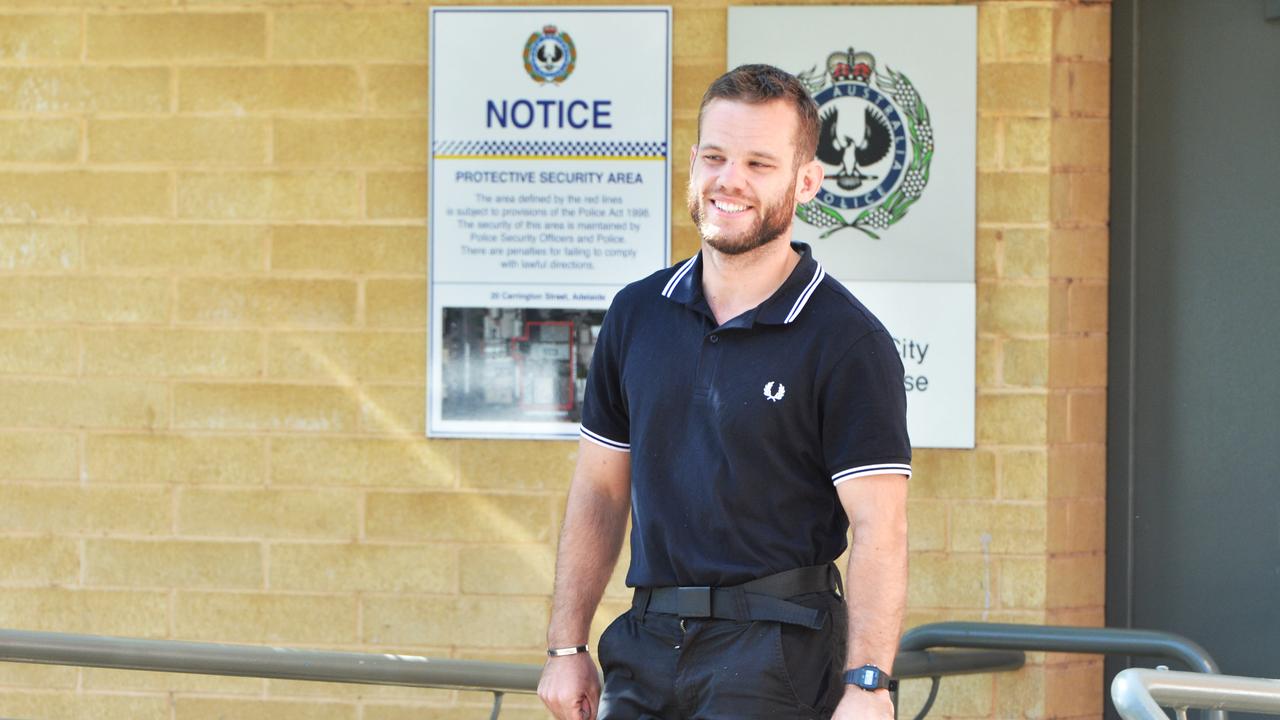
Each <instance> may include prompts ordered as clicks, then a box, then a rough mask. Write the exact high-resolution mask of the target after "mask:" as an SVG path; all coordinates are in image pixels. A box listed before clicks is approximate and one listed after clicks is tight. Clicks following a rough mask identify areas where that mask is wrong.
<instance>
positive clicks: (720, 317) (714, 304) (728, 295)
mask: <svg viewBox="0 0 1280 720" xmlns="http://www.w3.org/2000/svg"><path fill="white" fill-rule="evenodd" d="M702 262H703V265H702V294H703V296H705V297H706V299H707V304H708V305H709V306H710V307H711V312H712V314H713V315H715V318H716V323H718V324H720V325H723V324H725V323H726V322H728V321H729V320H732V319H733V318H735V317H737V316H739V315H741V314H742V313H744V312H746V311H748V310H750V309H751V308H754V307H756V306H757V305H759V304H760V303H762V302H764V301H765V300H767V299H769V296H771V295H773V293H775V292H776V291H777V290H778V288H780V287H782V283H784V282H786V280H787V278H788V277H789V276H790V275H791V271H792V270H794V269H795V267H796V265H797V264H798V263H799V262H800V255H799V254H798V253H796V252H795V251H794V250H792V249H791V239H790V233H786V234H785V235H783V236H780V237H778V238H776V239H774V240H772V241H771V242H769V243H768V244H766V245H763V246H761V247H758V248H756V249H755V250H752V251H750V252H746V253H743V254H741V255H725V254H724V253H721V252H719V251H717V250H715V249H714V248H711V247H709V246H708V245H707V244H706V243H705V242H704V243H702Z"/></svg>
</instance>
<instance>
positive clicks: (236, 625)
mask: <svg viewBox="0 0 1280 720" xmlns="http://www.w3.org/2000/svg"><path fill="white" fill-rule="evenodd" d="M174 633H175V634H176V635H177V636H178V637H180V638H184V639H191V640H215V641H219V642H250V643H282V644H292V645H307V644H344V643H352V642H355V641H356V601H355V599H354V598H350V597H331V596H322V595H267V594H263V593H213V592H179V593H178V600H177V603H176V604H175V608H174Z"/></svg>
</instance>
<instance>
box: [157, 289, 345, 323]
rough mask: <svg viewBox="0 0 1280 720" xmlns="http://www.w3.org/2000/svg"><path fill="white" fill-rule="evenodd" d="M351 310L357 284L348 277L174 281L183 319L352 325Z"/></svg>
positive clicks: (223, 321) (179, 310) (201, 321)
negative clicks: (335, 278) (334, 278)
mask: <svg viewBox="0 0 1280 720" xmlns="http://www.w3.org/2000/svg"><path fill="white" fill-rule="evenodd" d="M355 312H356V284H355V283H354V282H350V281H347V280H251V279H225V280H224V279H203V278H202V279H192V280H179V281H178V319H179V320H180V321H184V322H200V323H219V324H235V325H241V324H248V325H270V326H275V325H287V326H288V325H292V326H303V327H306V326H326V325H327V326H333V325H349V324H351V322H352V321H353V320H354V319H355Z"/></svg>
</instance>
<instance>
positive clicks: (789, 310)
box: [662, 242, 827, 325]
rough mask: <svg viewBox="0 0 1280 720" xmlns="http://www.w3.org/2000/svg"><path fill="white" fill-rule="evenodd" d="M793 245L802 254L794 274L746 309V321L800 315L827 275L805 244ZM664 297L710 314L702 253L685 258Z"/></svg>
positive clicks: (783, 320) (772, 321) (771, 321)
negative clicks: (704, 286)
mask: <svg viewBox="0 0 1280 720" xmlns="http://www.w3.org/2000/svg"><path fill="white" fill-rule="evenodd" d="M791 248H792V249H793V250H795V251H796V252H798V253H800V262H798V263H796V266H795V268H794V269H793V270H792V271H791V274H790V275H789V276H787V279H786V281H785V282H783V283H782V286H781V287H779V288H778V289H777V290H776V291H774V293H773V295H771V296H769V298H768V299H767V300H765V301H764V302H762V303H760V305H758V306H757V307H755V308H754V309H752V310H749V311H747V312H746V313H745V314H744V317H743V319H744V320H745V321H746V322H747V324H751V323H765V324H768V325H786V324H789V323H792V322H795V319H796V318H798V317H800V312H801V311H802V310H804V307H805V305H806V304H807V303H808V302H809V298H810V297H812V296H813V293H814V291H815V290H817V289H818V285H820V284H822V279H823V278H825V277H826V276H827V273H826V271H825V270H823V269H822V265H821V264H819V263H818V261H817V260H814V259H813V251H812V250H811V249H810V248H809V246H808V245H807V244H805V243H800V242H793V243H791ZM662 296H663V297H665V298H668V299H670V300H674V301H675V302H678V303H680V304H681V305H684V306H686V307H689V308H691V309H695V310H699V311H702V312H706V314H708V315H710V314H711V312H710V308H708V307H707V301H706V298H704V297H703V295H702V252H701V251H699V252H698V254H697V255H694V256H693V257H691V258H689V259H688V260H686V261H685V262H684V263H682V264H681V265H680V266H679V267H678V268H676V272H675V274H674V275H672V276H671V279H670V280H668V281H667V284H666V285H665V286H664V287H663V288H662Z"/></svg>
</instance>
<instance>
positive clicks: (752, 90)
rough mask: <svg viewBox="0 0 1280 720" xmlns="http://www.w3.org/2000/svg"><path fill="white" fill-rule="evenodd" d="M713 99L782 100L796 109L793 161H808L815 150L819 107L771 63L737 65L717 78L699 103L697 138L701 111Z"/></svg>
mask: <svg viewBox="0 0 1280 720" xmlns="http://www.w3.org/2000/svg"><path fill="white" fill-rule="evenodd" d="M712 100H733V101H735V102H744V103H749V104H752V105H756V104H761V103H767V102H772V101H773V100H782V101H783V102H786V103H788V104H789V105H791V107H792V108H793V109H794V110H795V111H796V120H797V123H796V137H795V147H796V164H797V165H799V164H800V163H805V162H809V161H810V160H812V159H813V156H814V153H816V152H817V150H818V106H817V104H816V103H814V101H813V98H811V97H809V92H808V91H807V90H805V88H804V85H801V84H800V81H799V80H797V79H796V77H795V76H794V75H792V74H791V73H789V72H787V71H786V70H782V69H779V68H776V67H774V66H772V65H739V66H738V67H736V68H734V69H732V70H730V71H729V72H727V73H725V74H723V75H721V76H720V77H718V78H716V80H715V82H713V83H711V87H708V88H707V92H706V93H704V94H703V95H702V104H701V105H700V106H698V138H699V141H701V138H702V114H703V113H704V112H705V111H706V109H707V105H710V104H711V101H712Z"/></svg>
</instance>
